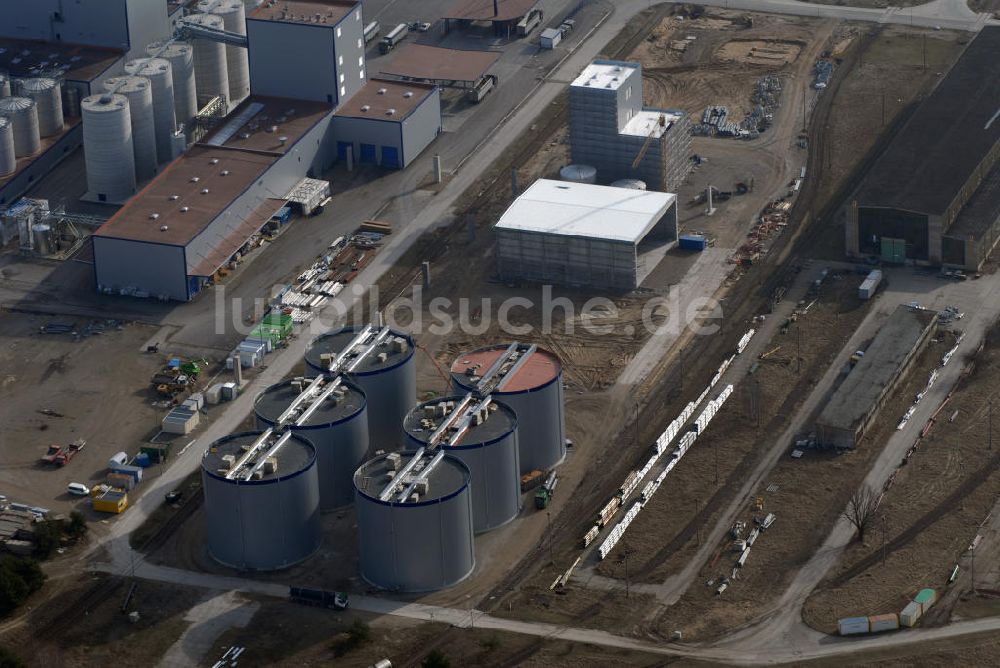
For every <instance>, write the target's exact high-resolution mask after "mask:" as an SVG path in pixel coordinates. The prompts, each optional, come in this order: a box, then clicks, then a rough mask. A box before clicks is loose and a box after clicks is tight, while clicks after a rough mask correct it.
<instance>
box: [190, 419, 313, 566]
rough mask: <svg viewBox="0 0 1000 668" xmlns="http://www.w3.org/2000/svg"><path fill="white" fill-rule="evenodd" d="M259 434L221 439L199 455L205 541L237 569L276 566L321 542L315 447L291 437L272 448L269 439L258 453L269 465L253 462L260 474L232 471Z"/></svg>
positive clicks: (291, 561) (219, 557)
mask: <svg viewBox="0 0 1000 668" xmlns="http://www.w3.org/2000/svg"><path fill="white" fill-rule="evenodd" d="M260 436H261V433H260V432H245V433H239V434H233V435H231V436H227V437H225V438H222V439H220V440H218V441H216V442H215V443H213V444H212V446H211V447H210V448H209V449H208V451H207V452H206V453H205V455H204V457H203V458H202V463H201V479H202V486H203V488H204V491H205V520H206V523H207V531H206V540H207V543H208V551H209V554H211V555H212V558H213V559H215V560H216V561H218V562H219V563H221V564H223V565H225V566H230V567H232V568H238V569H241V570H243V569H250V570H276V569H280V568H286V567H288V566H291V565H293V564H296V563H298V562H300V561H302V560H304V559H306V558H308V557H309V556H310V555H312V554H313V553H314V552H315V551H316V550H317V549H319V546H320V544H321V542H322V533H321V531H320V517H319V479H318V477H317V474H316V450H315V448H314V447H313V446H312V444H311V443H309V441H307V440H306V439H304V438H302V437H301V436H297V435H294V434H292V435H290V436H289V437H288V439H287V442H285V443H284V445H282V446H281V447H280V449H278V450H277V451H276V452H273V453H271V451H270V447H271V446H272V445H273V443H270V442H269V443H268V444H266V446H265V447H264V448H263V449H262V450H260V452H261V453H262V454H261V455H260V457H264V456H265V454H271V455H272V457H273V462H272V464H273V466H272V465H268V464H266V463H265V462H259V461H258V460H256V459H255V460H252V461H250V462H248V463H247V465H246V469H247V470H248V469H249V468H251V467H254V466H256V464H257V463H260V464H261V466H260V468H259V469H258V470H259V475H250V476H249V479H245V477H244V476H243V475H242V470H240V471H239V473H240V475H233V474H231V471H233V470H234V464H236V465H238V464H239V463H240V462H241V458H242V457H243V454H244V451H243V447H244V446H251V445H252V444H254V442H255V441H257V439H258V438H259V437H260Z"/></svg>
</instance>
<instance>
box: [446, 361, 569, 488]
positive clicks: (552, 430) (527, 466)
mask: <svg viewBox="0 0 1000 668" xmlns="http://www.w3.org/2000/svg"><path fill="white" fill-rule="evenodd" d="M508 349H509V346H506V345H497V346H490V347H487V348H481V349H479V350H475V351H472V352H470V353H467V354H464V355H460V356H459V357H458V359H456V360H455V362H454V363H453V364H452V366H451V380H452V384H453V385H454V387H455V389H456V391H458V392H478V391H479V387H480V381H481V380H482V378H483V376H484V375H485V374H487V373H488V372H489V371H490V370H491V369H492V368H493V366H494V364H495V363H497V361H498V360H500V358H501V357H502V356H503V355H504V353H505V351H507V350H508ZM498 377H499V380H498V381H497V384H496V385H495V387H494V388H493V389H492V390H491V391H490V392H489V394H490V395H491V396H492V397H493V398H494V399H496V400H497V401H500V402H502V403H504V404H506V405H507V406H509V407H510V408H512V409H513V411H514V414H515V415H516V416H517V424H518V449H519V451H520V465H521V473H522V474H524V473H528V472H530V471H535V470H538V471H547V470H549V469H551V468H552V467H554V466H556V465H558V464H559V463H560V462H562V460H563V459H564V458H565V457H566V428H565V416H564V414H563V387H562V365H561V364H560V362H559V357H558V356H556V355H555V354H554V353H552V352H549V351H548V350H544V349H542V348H537V347H531V348H530V349H529V351H528V352H525V353H523V354H522V355H521V356H520V357H519V358H518V360H517V361H516V362H515V363H513V364H512V365H511V366H510V369H509V370H507V371H506V372H505V373H502V375H500V376H498Z"/></svg>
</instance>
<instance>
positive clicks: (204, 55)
mask: <svg viewBox="0 0 1000 668" xmlns="http://www.w3.org/2000/svg"><path fill="white" fill-rule="evenodd" d="M181 21H182V22H184V23H188V24H193V25H199V26H204V27H206V28H214V29H215V30H223V29H224V27H225V23H224V21H223V20H222V17H221V16H215V15H214V14H191V15H190V16H185V17H184V18H183V19H181ZM192 46H193V47H194V79H195V85H196V89H197V91H198V106H199V107H203V106H205V105H206V104H207V103H208V102H209V101H210V100H211V99H212V98H213V97H216V96H219V97H222V98H223V99H226V100H228V99H229V68H228V65H227V64H226V47H225V45H224V44H222V43H221V42H214V41H212V40H210V39H195V40H193V42H192Z"/></svg>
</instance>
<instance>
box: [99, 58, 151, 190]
mask: <svg viewBox="0 0 1000 668" xmlns="http://www.w3.org/2000/svg"><path fill="white" fill-rule="evenodd" d="M104 88H105V89H107V91H108V92H109V93H110V92H116V93H118V94H119V95H124V96H125V97H126V98H127V99H128V110H129V122H130V123H131V124H132V153H133V155H134V156H135V179H136V182H138V183H144V182H146V181H148V180H149V179H151V178H153V177H154V176H156V166H157V164H158V162H157V159H156V125H155V121H154V119H153V87H152V86H151V85H150V83H149V79H146V78H145V77H133V76H125V77H112V78H111V79H108V80H107V81H105V82H104Z"/></svg>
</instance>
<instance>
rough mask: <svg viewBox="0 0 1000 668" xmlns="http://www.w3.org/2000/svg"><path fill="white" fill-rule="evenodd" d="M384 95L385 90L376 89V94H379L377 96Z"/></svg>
mask: <svg viewBox="0 0 1000 668" xmlns="http://www.w3.org/2000/svg"><path fill="white" fill-rule="evenodd" d="M385 93H386V90H385V88H379V89H378V94H379V95H385Z"/></svg>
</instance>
